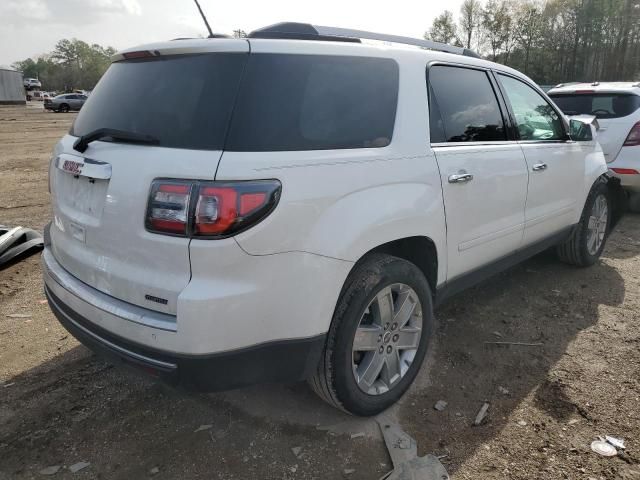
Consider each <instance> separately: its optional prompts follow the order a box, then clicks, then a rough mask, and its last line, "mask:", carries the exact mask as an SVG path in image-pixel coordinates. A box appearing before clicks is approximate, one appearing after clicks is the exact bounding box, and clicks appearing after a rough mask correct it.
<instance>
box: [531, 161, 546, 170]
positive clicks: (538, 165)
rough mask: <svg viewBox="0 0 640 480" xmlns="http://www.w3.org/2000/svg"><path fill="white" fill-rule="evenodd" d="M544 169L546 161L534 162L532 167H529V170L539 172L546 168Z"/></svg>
mask: <svg viewBox="0 0 640 480" xmlns="http://www.w3.org/2000/svg"><path fill="white" fill-rule="evenodd" d="M546 169H547V164H546V163H536V164H535V165H534V166H533V167H531V170H533V171H534V172H539V171H540V170H546Z"/></svg>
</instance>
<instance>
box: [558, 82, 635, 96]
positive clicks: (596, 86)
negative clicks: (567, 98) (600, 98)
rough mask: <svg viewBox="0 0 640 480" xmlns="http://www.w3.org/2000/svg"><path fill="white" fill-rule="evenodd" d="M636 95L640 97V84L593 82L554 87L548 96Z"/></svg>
mask: <svg viewBox="0 0 640 480" xmlns="http://www.w3.org/2000/svg"><path fill="white" fill-rule="evenodd" d="M576 92H577V93H587V92H588V93H634V94H636V95H640V82H593V83H569V84H560V85H558V86H556V87H553V88H552V89H551V90H549V92H547V93H548V94H554V93H576Z"/></svg>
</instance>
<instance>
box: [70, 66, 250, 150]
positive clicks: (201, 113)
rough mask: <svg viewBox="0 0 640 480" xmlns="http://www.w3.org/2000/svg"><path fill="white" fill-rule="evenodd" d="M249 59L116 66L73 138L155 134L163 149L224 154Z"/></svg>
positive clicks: (78, 121) (77, 124)
mask: <svg viewBox="0 0 640 480" xmlns="http://www.w3.org/2000/svg"><path fill="white" fill-rule="evenodd" d="M246 59H247V55H246V54H241V53H224V54H220V53H215V54H202V55H180V56H173V57H171V56H168V57H156V58H152V59H138V60H126V61H121V62H116V63H114V64H112V65H111V66H110V67H109V69H108V70H107V72H106V73H105V74H104V76H103V77H102V79H101V80H100V82H99V83H98V85H97V86H96V88H95V90H94V92H93V93H92V95H91V97H90V98H88V99H87V101H86V103H85V104H84V107H83V108H82V110H81V111H80V113H79V115H78V117H77V118H76V121H75V125H74V126H73V128H72V132H71V133H72V135H84V134H86V133H89V132H91V131H92V130H95V129H98V128H114V129H120V130H127V131H131V132H136V133H142V134H147V135H152V136H154V137H156V138H158V139H159V141H160V145H161V146H163V147H175V148H188V149H211V150H217V149H221V148H222V147H223V144H224V138H225V134H226V131H227V127H228V123H229V118H230V115H231V110H232V108H233V103H234V101H235V97H236V93H237V90H238V84H239V81H240V76H241V73H242V69H243V66H244V64H245V63H246ZM149 79H151V80H149Z"/></svg>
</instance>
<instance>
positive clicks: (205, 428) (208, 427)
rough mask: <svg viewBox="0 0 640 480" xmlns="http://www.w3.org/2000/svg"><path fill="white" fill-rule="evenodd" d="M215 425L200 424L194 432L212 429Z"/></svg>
mask: <svg viewBox="0 0 640 480" xmlns="http://www.w3.org/2000/svg"><path fill="white" fill-rule="evenodd" d="M212 427H213V425H200V426H199V427H198V428H196V429H195V430H194V431H193V433H198V432H202V431H203V430H210V429H211V428H212Z"/></svg>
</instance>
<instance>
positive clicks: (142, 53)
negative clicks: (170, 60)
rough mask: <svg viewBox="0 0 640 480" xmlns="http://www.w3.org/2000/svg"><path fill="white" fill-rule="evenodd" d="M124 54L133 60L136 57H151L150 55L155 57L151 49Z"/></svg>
mask: <svg viewBox="0 0 640 480" xmlns="http://www.w3.org/2000/svg"><path fill="white" fill-rule="evenodd" d="M122 56H123V57H124V58H126V59H127V60H132V59H134V58H149V57H153V56H154V55H153V53H151V52H150V51H149V50H138V51H135V52H126V53H123V54H122Z"/></svg>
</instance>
